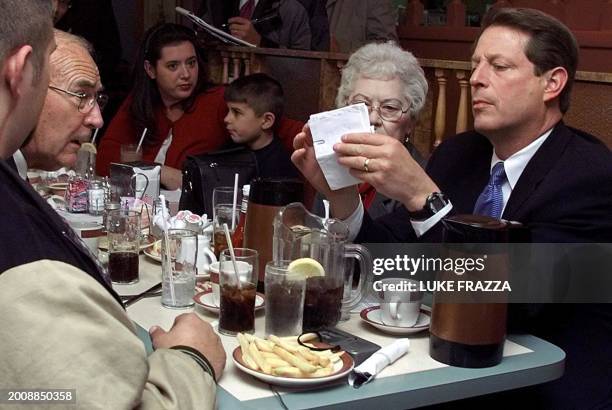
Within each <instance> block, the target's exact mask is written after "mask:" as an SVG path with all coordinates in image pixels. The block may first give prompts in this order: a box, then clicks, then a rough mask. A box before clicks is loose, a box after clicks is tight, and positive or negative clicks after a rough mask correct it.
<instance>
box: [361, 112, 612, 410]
mask: <svg viewBox="0 0 612 410" xmlns="http://www.w3.org/2000/svg"><path fill="white" fill-rule="evenodd" d="M492 150H493V147H492V145H491V144H490V142H489V141H488V140H487V139H486V138H485V137H484V136H482V135H480V134H478V133H475V132H466V133H463V134H460V135H457V136H455V137H453V138H450V139H448V140H447V141H445V142H444V143H443V144H442V145H440V147H439V148H438V149H436V151H435V152H434V153H433V154H432V156H431V158H430V159H429V164H428V167H427V173H428V174H429V175H430V177H431V178H432V179H433V180H434V181H435V182H436V183H437V185H438V186H439V187H440V189H441V191H442V192H444V193H445V194H447V195H448V197H449V198H450V200H451V202H452V203H453V212H454V213H468V214H470V213H472V210H473V208H474V204H475V203H476V199H477V198H478V196H479V195H480V192H482V190H483V188H484V186H485V185H486V184H487V182H488V179H489V175H490V166H491V156H492ZM502 217H503V218H504V219H507V220H515V221H519V222H522V223H523V224H524V225H526V226H527V227H528V228H529V229H530V231H531V237H532V241H533V242H536V243H557V242H565V243H584V242H600V243H610V242H612V154H611V153H610V150H609V149H608V148H607V147H606V146H605V145H603V144H602V143H601V141H599V140H598V139H596V138H595V137H593V136H591V135H588V134H586V133H584V132H581V131H578V130H575V129H572V128H569V127H567V126H565V125H564V124H563V123H562V122H561V123H559V124H557V125H556V126H555V128H554V130H553V132H552V133H551V135H550V136H549V137H548V139H547V140H546V141H545V142H544V143H543V144H542V146H541V147H540V148H539V149H538V151H537V152H536V153H535V155H534V156H533V157H532V158H531V160H530V161H529V163H528V164H527V166H526V168H525V170H524V171H523V174H522V175H521V177H520V178H519V180H518V181H517V184H516V186H515V187H514V189H513V191H512V194H511V195H510V198H509V200H508V203H507V205H506V208H505V210H504V213H503V216H502ZM439 225H441V224H438V226H436V227H434V228H432V229H431V230H430V231H429V232H427V233H426V234H425V235H424V236H423V237H421V238H420V240H422V241H425V242H437V241H440V239H441V228H440V227H439ZM357 240H358V241H361V242H413V241H415V240H416V236H415V234H414V231H413V229H412V227H411V225H410V221H409V218H408V214H407V211H406V209H405V208H404V207H403V206H402V207H401V208H400V209H398V210H396V211H394V212H393V213H391V214H389V215H386V216H384V217H381V218H378V219H377V220H375V221H373V220H372V219H371V218H370V217H369V216H367V215H366V216H365V218H364V222H363V225H362V228H361V231H360V232H359V235H358V237H357ZM604 269H605V268H604ZM587 280H588V279H587ZM509 324H510V326H512V328H511V331H514V332H521V331H524V332H527V333H532V334H534V335H536V336H538V337H542V338H544V339H546V340H548V341H550V342H552V343H554V344H555V345H557V346H559V347H561V348H562V349H563V350H564V351H565V352H566V354H567V358H566V370H565V374H564V376H563V377H561V378H560V379H558V380H555V381H552V382H549V383H545V384H543V385H540V386H536V387H534V388H530V389H527V390H523V391H520V392H516V393H515V394H516V395H517V396H518V397H516V398H515V400H518V401H514V402H523V403H527V402H529V403H530V405H531V406H532V407H533V408H551V409H558V408H568V409H570V408H571V409H577V408H610V406H612V390H611V388H610V386H612V370H611V369H612V305H611V304H564V305H558V304H546V305H529V306H522V305H514V304H513V305H510V309H509ZM525 394H529V398H526V397H525V396H524V395H525Z"/></svg>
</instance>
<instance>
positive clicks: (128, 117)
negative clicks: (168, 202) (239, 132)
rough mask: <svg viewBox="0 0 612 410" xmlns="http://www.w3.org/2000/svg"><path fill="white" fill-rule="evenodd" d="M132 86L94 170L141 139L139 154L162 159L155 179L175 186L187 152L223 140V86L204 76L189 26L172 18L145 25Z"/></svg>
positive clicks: (106, 166) (103, 171)
mask: <svg viewBox="0 0 612 410" xmlns="http://www.w3.org/2000/svg"><path fill="white" fill-rule="evenodd" d="M133 77H134V86H133V88H132V91H131V92H130V95H129V96H128V98H127V99H126V101H125V102H124V103H123V104H122V106H121V108H120V109H119V111H118V112H117V115H116V116H115V117H114V118H113V120H112V121H111V123H110V125H109V127H108V129H107V131H106V133H105V134H104V137H103V138H102V141H101V143H100V146H99V149H98V157H97V165H96V169H97V173H98V174H99V175H108V174H109V168H110V163H111V162H119V161H120V149H121V145H122V144H138V142H139V139H140V137H141V135H142V133H143V131H144V130H145V128H146V129H147V132H146V134H145V137H144V140H143V143H142V148H141V149H142V156H143V159H144V160H147V161H154V162H157V163H159V164H162V171H161V183H162V185H163V186H164V187H165V188H166V189H178V188H180V187H181V183H182V176H181V169H182V167H183V162H184V160H185V158H186V157H187V155H193V154H201V153H205V152H210V151H214V150H216V149H218V148H220V147H221V146H222V145H223V144H224V143H225V142H227V141H228V140H229V135H228V134H227V131H226V130H225V125H224V123H223V118H224V117H225V115H226V114H227V107H226V105H225V102H224V101H223V88H222V87H215V86H213V85H212V84H210V83H209V82H208V78H207V73H206V66H205V64H204V62H203V58H202V55H201V52H200V50H199V49H198V47H197V43H196V38H195V34H194V32H193V30H191V29H189V28H187V27H184V26H181V25H178V24H161V25H157V26H154V27H151V28H150V29H149V30H148V31H147V32H146V34H145V40H144V41H143V43H142V44H141V46H140V50H139V53H138V58H137V59H136V63H135V67H134V74H133Z"/></svg>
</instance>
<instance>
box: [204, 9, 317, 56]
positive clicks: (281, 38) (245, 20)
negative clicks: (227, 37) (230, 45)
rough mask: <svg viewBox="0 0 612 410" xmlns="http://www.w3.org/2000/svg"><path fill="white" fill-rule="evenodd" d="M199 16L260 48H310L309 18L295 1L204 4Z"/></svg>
mask: <svg viewBox="0 0 612 410" xmlns="http://www.w3.org/2000/svg"><path fill="white" fill-rule="evenodd" d="M200 15H202V16H203V18H204V20H206V21H207V22H209V23H211V24H212V25H214V26H216V27H217V28H224V27H227V30H228V31H229V33H230V34H231V35H233V36H234V37H237V38H239V39H241V40H244V41H247V42H249V43H251V44H254V45H256V46H259V47H271V48H292V49H301V50H310V48H311V42H312V35H311V30H310V24H309V15H308V13H307V12H306V10H305V9H304V6H303V5H302V4H300V2H299V1H298V0H283V1H278V0H224V1H222V2H221V1H216V0H203V1H202V3H201V10H200Z"/></svg>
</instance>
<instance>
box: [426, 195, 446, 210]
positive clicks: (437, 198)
mask: <svg viewBox="0 0 612 410" xmlns="http://www.w3.org/2000/svg"><path fill="white" fill-rule="evenodd" d="M428 199H429V200H428V202H429V209H431V211H432V212H433V213H434V214H435V213H436V212H438V211H440V210H441V209H442V208H444V207H445V206H446V204H447V201H446V198H445V197H444V194H441V193H439V192H435V193H433V194H431V196H430V197H429V198H428Z"/></svg>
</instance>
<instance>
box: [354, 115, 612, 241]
mask: <svg viewBox="0 0 612 410" xmlns="http://www.w3.org/2000/svg"><path fill="white" fill-rule="evenodd" d="M492 154H493V147H492V145H491V143H490V142H489V140H487V139H486V138H485V137H484V136H482V135H480V134H478V133H476V132H466V133H463V134H459V135H457V136H455V137H452V138H450V139H448V140H446V141H445V142H444V143H443V144H442V145H440V147H438V149H436V150H435V151H434V153H433V154H432V156H431V158H430V159H429V163H428V166H427V173H428V174H429V176H430V177H431V178H432V179H433V180H434V181H435V182H436V183H437V184H438V186H439V187H440V189H441V190H442V192H444V193H445V194H446V195H447V196H448V197H449V198H450V200H451V202H452V203H453V212H454V213H468V214H470V213H472V211H473V209H474V204H475V203H476V199H477V198H478V195H480V193H481V192H482V190H483V189H484V187H485V185H486V184H487V182H488V180H489V176H490V167H491V156H492ZM503 218H504V219H507V220H515V221H519V222H522V223H523V224H525V225H527V226H528V227H529V228H530V230H531V235H532V241H533V242H612V154H611V153H610V151H609V150H608V148H606V147H605V146H604V145H603V144H602V143H601V142H600V141H599V140H597V139H596V138H595V137H593V136H591V135H588V134H586V133H583V132H581V131H578V130H574V129H572V128H569V127H567V126H565V125H564V124H563V123H559V124H557V126H556V127H555V129H554V130H553V132H552V133H551V135H550V136H549V137H548V139H547V140H546V141H545V142H544V144H542V146H541V147H540V149H539V150H538V151H537V152H536V153H535V155H534V156H533V158H532V159H531V161H529V163H528V164H527V167H526V168H525V170H524V171H523V174H522V175H521V177H520V178H519V180H518V182H517V184H516V186H515V187H514V190H513V191H512V194H511V196H510V199H509V200H508V204H507V205H506V209H505V210H504V214H503ZM415 239H416V236H415V234H414V231H413V229H412V226H411V225H410V219H409V217H408V214H407V211H406V209H405V208H404V207H401V208H400V209H399V210H397V211H396V212H394V213H391V214H389V215H387V216H385V217H382V218H379V219H377V220H376V223H373V221H372V219H371V218H369V216H366V217H365V218H364V221H363V225H362V228H361V231H360V232H359V235H358V236H357V241H359V242H411V241H414V240H415ZM421 239H422V240H423V241H426V242H436V241H439V240H440V239H441V237H440V230H439V229H433V230H432V232H428V234H427V235H425V236H424V238H421Z"/></svg>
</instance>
